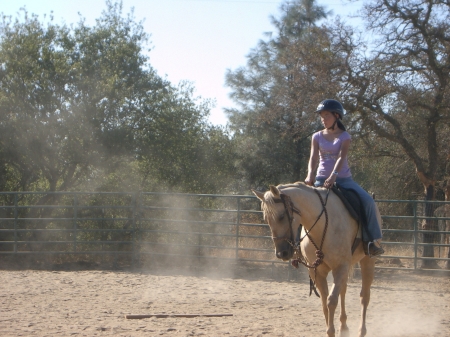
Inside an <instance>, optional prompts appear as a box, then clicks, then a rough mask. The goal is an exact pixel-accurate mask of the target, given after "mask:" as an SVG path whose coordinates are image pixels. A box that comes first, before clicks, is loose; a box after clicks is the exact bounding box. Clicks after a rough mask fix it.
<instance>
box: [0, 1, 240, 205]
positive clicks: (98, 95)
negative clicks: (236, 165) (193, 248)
mask: <svg viewBox="0 0 450 337" xmlns="http://www.w3.org/2000/svg"><path fill="white" fill-rule="evenodd" d="M148 41H149V35H148V34H147V33H146V32H144V30H143V26H142V23H141V22H136V21H135V19H134V17H133V13H131V14H128V15H127V16H123V14H122V3H112V2H110V1H107V2H106V10H104V11H103V12H102V15H101V16H100V18H99V19H97V20H96V24H95V25H94V26H92V27H91V26H88V25H86V23H85V21H84V20H83V19H81V20H80V22H79V23H78V24H76V25H75V26H73V27H68V26H66V25H62V26H61V25H57V24H55V23H54V22H53V19H52V18H50V20H49V21H48V22H47V23H43V22H41V21H40V20H39V18H38V17H37V16H36V15H31V16H29V15H28V13H27V12H26V11H25V10H22V16H21V17H19V18H16V19H15V20H12V19H11V18H8V17H3V21H2V23H1V25H0V63H1V67H0V145H1V148H0V167H1V169H2V171H3V172H4V173H5V176H6V179H5V178H4V177H5V176H3V177H2V178H3V180H2V181H0V182H1V184H2V187H3V188H4V189H7V190H16V191H17V190H45V191H52V192H53V191H67V190H74V189H79V188H89V189H95V188H97V187H98V188H107V189H111V188H117V189H122V188H124V187H127V188H132V189H142V188H143V187H144V186H145V187H155V186H157V185H159V186H165V187H168V188H176V189H177V190H179V189H189V188H191V187H192V190H195V191H199V189H201V188H202V186H203V187H205V186H204V185H198V184H197V185H195V184H196V183H195V182H194V181H199V180H201V179H200V176H203V177H204V176H206V175H208V174H209V175H211V173H208V174H205V171H206V170H201V169H200V168H203V167H205V166H204V165H203V166H202V162H203V161H204V160H208V159H207V158H208V156H214V155H215V154H212V153H210V152H209V150H208V149H209V148H210V147H209V145H212V146H211V148H213V147H216V148H217V147H220V145H219V144H218V142H222V141H223V142H224V144H227V142H226V138H227V134H226V132H225V130H222V129H220V128H214V127H211V126H210V125H209V124H208V123H207V120H206V119H207V117H208V114H209V110H210V108H211V104H210V102H209V101H206V100H200V99H196V98H194V96H193V88H192V87H191V86H190V85H181V86H180V87H174V86H173V85H172V84H171V83H169V82H168V81H167V80H165V79H163V78H161V77H160V76H158V75H157V73H156V71H155V70H154V69H153V68H152V66H151V65H150V64H149V58H148V55H147V52H148V50H147V45H148ZM222 150H223V152H227V151H226V150H224V149H222ZM200 153H202V155H200ZM219 159H222V157H221V158H219ZM224 160H225V157H223V160H216V162H215V164H216V165H217V167H216V168H220V169H219V171H220V172H221V173H222V174H223V175H226V174H228V172H229V171H227V170H230V169H231V168H230V166H229V165H225V164H224ZM226 160H228V161H229V162H232V161H231V160H230V159H229V158H228V157H226ZM222 164H224V165H222ZM194 167H196V169H194ZM187 168H189V169H187ZM131 171H133V172H134V173H137V176H136V177H133V178H130V177H129V175H128V176H127V172H128V173H129V172H131ZM112 177H115V178H112ZM146 177H152V179H151V184H150V185H148V184H147V185H146V182H148V179H147V178H146ZM121 179H123V180H124V184H123V185H122V186H121V184H120V182H119V180H121ZM212 181H213V180H212V179H209V182H208V184H209V187H208V188H209V189H212V185H214V184H217V185H219V184H221V183H222V182H219V181H217V180H215V183H214V184H213V183H212ZM110 184H112V185H110ZM194 185H195V187H194ZM48 198H50V196H47V197H46V198H44V199H43V200H41V202H42V203H46V202H48V201H49V199H48Z"/></svg>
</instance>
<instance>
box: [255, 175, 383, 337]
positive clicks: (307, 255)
mask: <svg viewBox="0 0 450 337" xmlns="http://www.w3.org/2000/svg"><path fill="white" fill-rule="evenodd" d="M253 193H254V194H255V195H256V196H257V197H258V199H259V200H261V209H262V210H263V213H264V219H265V221H267V222H268V223H269V226H270V229H271V231H272V238H273V241H274V243H275V253H276V256H277V257H278V258H279V259H282V260H284V261H288V260H289V259H291V258H293V257H296V256H295V255H299V257H301V261H300V262H302V263H303V264H304V265H306V266H307V267H309V268H308V270H309V275H310V277H311V279H312V280H313V281H314V282H315V284H316V286H317V289H318V290H319V292H320V295H321V296H320V297H321V300H322V308H323V313H324V315H325V321H326V323H327V334H328V336H330V337H331V336H335V327H334V314H335V311H336V307H337V304H338V299H339V295H340V297H341V313H340V314H341V315H340V321H341V326H340V335H341V336H348V334H349V329H348V326H347V314H346V312H345V293H346V291H347V281H348V277H349V273H350V271H351V270H352V269H353V265H354V264H356V263H357V262H359V264H360V267H361V275H362V288H361V293H360V299H361V307H362V308H361V325H360V328H359V336H365V335H366V332H367V330H366V312H367V306H368V305H369V300H370V286H371V285H372V281H373V277H374V268H375V259H371V258H369V256H366V255H365V254H364V250H363V247H362V243H359V245H358V246H357V247H356V250H355V251H354V252H353V254H352V244H353V242H354V241H355V238H356V237H357V235H358V224H357V222H356V220H355V219H353V218H352V217H351V215H350V213H349V212H348V211H347V210H346V209H345V206H344V204H343V203H342V201H341V200H340V199H339V197H338V196H336V195H335V194H334V193H332V192H331V191H328V190H327V189H325V188H314V187H311V186H307V185H305V184H304V183H295V184H290V185H279V186H277V187H275V186H270V191H267V192H266V193H262V192H257V191H253ZM378 220H379V223H380V224H381V216H380V215H379V213H378ZM300 225H303V228H302V232H301V234H300V238H301V240H300V249H299V248H298V242H295V241H296V237H297V231H298V229H299V226H300ZM330 271H331V272H332V275H333V286H332V287H331V291H330V292H329V290H328V284H327V275H328V273H329V272H330Z"/></svg>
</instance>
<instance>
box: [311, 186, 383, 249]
mask: <svg viewBox="0 0 450 337" xmlns="http://www.w3.org/2000/svg"><path fill="white" fill-rule="evenodd" d="M325 180H326V178H316V182H315V183H314V186H316V187H319V186H323V184H324V182H325ZM336 183H337V184H338V185H339V186H342V187H343V188H347V189H352V190H354V191H355V192H356V193H358V195H359V197H360V199H361V202H362V206H363V208H364V210H365V213H366V219H367V228H364V227H363V228H362V230H363V238H364V241H373V240H378V239H381V237H382V234H381V228H380V225H379V224H378V219H377V213H376V205H375V201H374V200H373V198H372V196H371V195H370V194H369V193H367V192H366V190H365V189H363V188H362V187H361V186H359V185H358V184H357V183H356V182H355V181H354V180H353V179H352V177H348V178H339V177H338V178H337V179H336Z"/></svg>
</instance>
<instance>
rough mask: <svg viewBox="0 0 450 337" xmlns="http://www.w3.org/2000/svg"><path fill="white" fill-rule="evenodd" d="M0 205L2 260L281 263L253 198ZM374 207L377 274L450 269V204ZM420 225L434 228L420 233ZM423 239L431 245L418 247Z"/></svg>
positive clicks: (120, 196)
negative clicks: (425, 264) (379, 228)
mask: <svg viewBox="0 0 450 337" xmlns="http://www.w3.org/2000/svg"><path fill="white" fill-rule="evenodd" d="M0 201H1V202H2V205H1V206H0V255H2V256H10V257H17V256H28V257H32V258H35V257H37V256H46V257H47V258H48V259H52V260H53V261H54V262H55V263H58V262H59V263H63V262H64V261H74V260H78V261H79V260H90V261H98V260H105V261H109V262H111V261H113V262H114V263H115V264H117V263H121V264H123V265H129V266H135V265H137V264H142V263H146V261H147V262H148V261H151V260H152V259H156V258H158V259H160V258H162V257H166V258H186V257H188V258H201V259H205V258H206V259H217V260H227V261H249V262H256V263H265V264H267V263H269V264H272V265H273V264H274V263H283V262H280V261H278V260H277V259H276V258H275V256H274V252H273V243H272V240H271V234H270V230H269V228H268V226H267V225H266V224H264V223H263V219H262V213H261V211H260V210H259V208H260V204H259V202H258V200H257V199H256V198H255V197H253V196H243V195H212V194H178V193H153V192H147V193H113V192H111V193H106V192H103V193H100V192H95V193H94V192H92V193H88V192H71V193H70V192H60V193H45V192H2V193H0ZM428 203H430V202H428ZM377 204H378V206H379V208H380V211H381V213H382V218H383V221H384V228H383V236H384V239H383V241H384V247H385V250H386V254H385V255H383V256H381V257H378V259H379V260H380V263H379V264H377V268H395V269H408V270H415V269H418V268H420V263H421V261H422V260H426V259H429V260H433V261H435V262H436V267H437V268H440V270H444V269H445V268H446V267H447V266H448V265H449V264H450V262H449V246H450V245H449V241H448V238H449V234H450V203H448V202H433V203H432V207H433V208H434V216H433V217H425V216H424V209H425V208H426V207H427V202H425V201H414V200H413V201H411V200H408V201H406V200H377ZM426 221H427V226H428V227H429V224H430V223H431V224H432V225H433V226H434V227H433V228H428V230H426V231H425V230H423V229H422V228H423V227H424V226H423V225H424V224H425V222H426ZM424 233H425V234H429V235H431V237H432V238H433V240H432V242H428V243H424V242H423V235H424ZM425 246H431V247H433V249H434V256H432V257H423V256H422V254H423V248H424V247H425ZM284 263H285V262H284ZM446 264H447V265H446Z"/></svg>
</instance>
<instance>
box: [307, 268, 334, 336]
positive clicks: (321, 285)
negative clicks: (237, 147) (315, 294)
mask: <svg viewBox="0 0 450 337" xmlns="http://www.w3.org/2000/svg"><path fill="white" fill-rule="evenodd" d="M328 272H329V271H328V270H326V271H324V270H321V271H317V272H316V273H315V272H314V269H310V270H309V277H311V280H313V281H314V282H315V285H316V287H317V290H318V291H319V294H320V301H321V302H322V310H323V315H324V317H325V323H326V324H327V328H328V306H327V298H328V283H327V275H328Z"/></svg>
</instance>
